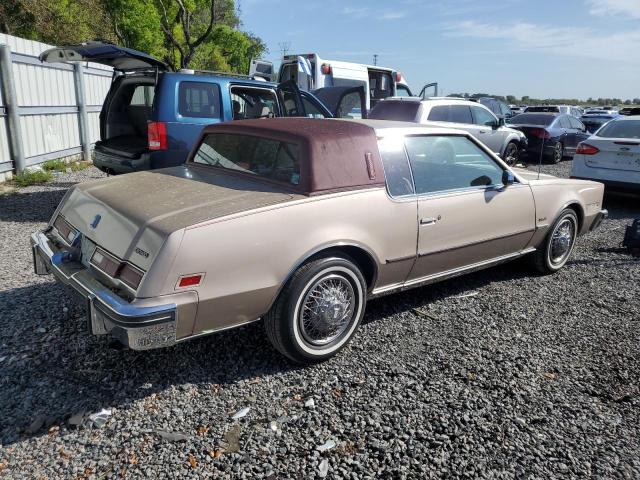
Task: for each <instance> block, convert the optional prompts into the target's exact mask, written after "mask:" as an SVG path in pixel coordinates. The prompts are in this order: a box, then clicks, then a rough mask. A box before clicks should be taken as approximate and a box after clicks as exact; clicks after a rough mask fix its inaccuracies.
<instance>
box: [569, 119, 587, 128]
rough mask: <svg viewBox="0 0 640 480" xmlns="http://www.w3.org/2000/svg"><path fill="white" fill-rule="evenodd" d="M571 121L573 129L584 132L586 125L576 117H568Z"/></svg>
mask: <svg viewBox="0 0 640 480" xmlns="http://www.w3.org/2000/svg"><path fill="white" fill-rule="evenodd" d="M567 118H568V119H569V123H570V124H571V128H575V129H576V130H582V129H583V128H584V125H583V124H582V122H581V121H580V120H578V119H577V118H574V117H567Z"/></svg>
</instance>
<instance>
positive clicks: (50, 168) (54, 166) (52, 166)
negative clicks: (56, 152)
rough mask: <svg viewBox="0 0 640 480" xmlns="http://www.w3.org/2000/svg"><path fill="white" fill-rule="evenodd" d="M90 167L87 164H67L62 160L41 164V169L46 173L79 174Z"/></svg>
mask: <svg viewBox="0 0 640 480" xmlns="http://www.w3.org/2000/svg"><path fill="white" fill-rule="evenodd" d="M90 166H91V163H89V162H79V161H78V162H71V163H67V162H65V161H64V160H47V161H46V162H44V163H43V164H42V169H43V170H44V171H46V172H66V171H68V170H71V171H72V172H79V171H80V170H84V169H85V168H88V167H90Z"/></svg>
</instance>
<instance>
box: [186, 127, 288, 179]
mask: <svg viewBox="0 0 640 480" xmlns="http://www.w3.org/2000/svg"><path fill="white" fill-rule="evenodd" d="M193 161H194V162H195V163H201V164H206V165H211V166H214V167H220V168H225V169H227V170H234V171H236V172H243V173H249V174H251V175H257V176H260V177H263V178H268V179H270V180H275V181H278V182H283V183H288V184H291V185H298V184H299V183H300V159H299V158H298V145H296V144H294V143H287V142H281V141H279V140H273V139H269V138H262V137H254V136H251V135H235V134H226V133H225V134H223V133H211V134H209V135H207V136H206V137H205V138H204V141H203V142H202V144H201V145H200V147H199V148H198V151H197V152H196V154H195V156H194V157H193Z"/></svg>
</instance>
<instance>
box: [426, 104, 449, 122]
mask: <svg viewBox="0 0 640 480" xmlns="http://www.w3.org/2000/svg"><path fill="white" fill-rule="evenodd" d="M427 120H429V121H431V122H448V121H449V105H436V106H435V107H431V110H429V115H428V116H427Z"/></svg>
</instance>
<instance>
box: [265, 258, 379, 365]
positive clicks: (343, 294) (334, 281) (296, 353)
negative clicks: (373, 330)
mask: <svg viewBox="0 0 640 480" xmlns="http://www.w3.org/2000/svg"><path fill="white" fill-rule="evenodd" d="M366 296H367V289H366V282H365V280H364V277H363V276H362V273H361V272H360V269H359V268H358V267H357V266H356V264H355V263H354V262H353V261H352V260H351V259H350V258H348V257H346V256H345V257H337V256H331V257H323V258H318V259H316V260H312V261H310V262H308V263H306V264H305V265H303V266H302V267H300V268H299V269H298V270H297V271H296V272H295V273H294V274H293V276H292V277H291V279H290V280H289V281H288V282H287V285H286V286H285V287H284V289H283V290H282V292H281V293H280V295H279V296H278V299H277V300H276V302H275V304H274V305H273V307H272V308H271V310H270V311H269V312H268V313H267V314H266V315H265V317H264V324H265V330H266V332H267V337H268V338H269V340H270V341H271V343H272V344H273V346H274V347H275V348H276V349H277V350H278V351H279V352H280V353H282V354H283V355H285V356H286V357H287V358H289V359H290V360H292V361H294V362H296V363H316V362H321V361H323V360H326V359H328V358H330V357H332V356H334V355H335V354H336V353H338V352H339V351H340V350H341V349H342V348H344V346H345V345H346V344H347V343H348V342H349V340H350V339H351V338H352V337H353V334H354V333H355V332H356V330H357V328H358V325H359V324H360V321H361V320H362V317H363V316H364V310H365V306H366Z"/></svg>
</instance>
